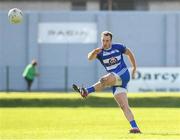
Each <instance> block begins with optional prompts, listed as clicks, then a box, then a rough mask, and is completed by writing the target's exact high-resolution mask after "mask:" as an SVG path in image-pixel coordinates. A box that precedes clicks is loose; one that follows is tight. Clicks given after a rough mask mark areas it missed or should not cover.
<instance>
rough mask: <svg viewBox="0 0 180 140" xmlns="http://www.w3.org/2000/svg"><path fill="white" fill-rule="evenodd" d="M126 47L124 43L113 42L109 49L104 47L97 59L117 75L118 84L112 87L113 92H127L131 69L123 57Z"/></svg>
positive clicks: (107, 69)
mask: <svg viewBox="0 0 180 140" xmlns="http://www.w3.org/2000/svg"><path fill="white" fill-rule="evenodd" d="M125 51H126V47H125V46H124V45H122V44H112V45H111V47H110V48H109V49H107V50H106V49H103V50H102V51H101V52H100V53H99V54H98V55H97V59H98V60H99V61H100V62H101V64H102V65H103V66H104V67H105V69H106V71H107V72H108V73H112V74H114V75H115V77H116V85H115V86H113V87H112V90H113V94H114V95H115V94H119V93H122V92H127V84H128V82H129V80H130V75H129V71H128V69H127V66H126V64H125V62H124V59H123V53H125Z"/></svg>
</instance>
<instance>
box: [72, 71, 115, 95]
mask: <svg viewBox="0 0 180 140" xmlns="http://www.w3.org/2000/svg"><path fill="white" fill-rule="evenodd" d="M115 80H116V79H115V77H114V75H113V74H111V73H109V74H107V75H104V76H103V77H101V78H100V80H99V81H98V82H97V83H95V84H94V85H92V86H91V87H88V88H83V87H82V88H80V87H79V86H77V85H75V84H73V85H72V88H73V89H74V90H75V91H76V92H78V93H80V94H81V96H82V97H83V98H85V97H87V96H88V94H90V93H92V92H95V91H101V90H103V89H104V88H106V87H108V86H112V85H113V84H114V83H115Z"/></svg>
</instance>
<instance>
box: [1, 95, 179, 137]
mask: <svg viewBox="0 0 180 140" xmlns="http://www.w3.org/2000/svg"><path fill="white" fill-rule="evenodd" d="M128 97H129V103H130V106H131V108H132V111H133V113H134V115H135V119H136V121H137V123H138V125H139V127H140V128H141V130H142V132H143V133H142V134H129V129H130V125H129V123H128V122H127V121H126V119H125V117H124V115H123V113H122V111H121V110H120V108H118V107H117V105H116V103H115V101H114V99H113V97H112V94H111V93H97V94H92V95H90V97H89V98H88V99H86V100H83V99H81V98H80V96H79V95H78V94H75V93H73V94H72V93H69V94H58V93H31V94H30V93H0V140H4V139H8V140H9V139H12V140H16V139H18V140H19V139H20V140H27V139H33V140H52V139H53V140H179V139H180V93H176V94H173V93H166V94H163V93H161V94H156V93H148V94H128Z"/></svg>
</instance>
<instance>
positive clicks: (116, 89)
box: [112, 69, 130, 94]
mask: <svg viewBox="0 0 180 140" xmlns="http://www.w3.org/2000/svg"><path fill="white" fill-rule="evenodd" d="M112 74H114V75H115V77H116V85H115V86H112V91H113V94H119V93H124V92H127V85H128V82H129V80H130V74H129V71H128V69H127V70H126V71H125V72H124V73H123V74H121V75H118V73H113V72H112Z"/></svg>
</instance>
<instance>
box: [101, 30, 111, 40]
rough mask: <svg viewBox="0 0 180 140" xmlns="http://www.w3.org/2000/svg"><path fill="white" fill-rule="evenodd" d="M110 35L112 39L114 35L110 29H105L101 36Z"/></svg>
mask: <svg viewBox="0 0 180 140" xmlns="http://www.w3.org/2000/svg"><path fill="white" fill-rule="evenodd" d="M104 35H105V36H110V37H111V39H112V37H113V35H112V33H111V32H110V31H103V32H102V33H101V36H104Z"/></svg>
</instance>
